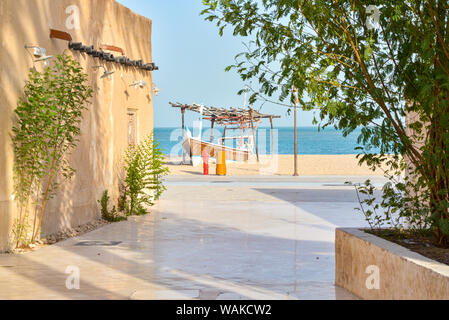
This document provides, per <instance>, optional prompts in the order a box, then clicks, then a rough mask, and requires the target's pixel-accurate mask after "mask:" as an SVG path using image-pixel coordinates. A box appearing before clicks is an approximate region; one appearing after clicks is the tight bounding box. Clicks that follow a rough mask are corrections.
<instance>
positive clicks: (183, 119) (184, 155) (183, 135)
mask: <svg viewBox="0 0 449 320" xmlns="http://www.w3.org/2000/svg"><path fill="white" fill-rule="evenodd" d="M185 113H186V108H185V107H181V115H182V143H184V140H185V137H186V132H185V131H186V130H185V128H186V127H185ZM182 163H183V164H185V163H186V153H185V150H184V146H183V148H182Z"/></svg>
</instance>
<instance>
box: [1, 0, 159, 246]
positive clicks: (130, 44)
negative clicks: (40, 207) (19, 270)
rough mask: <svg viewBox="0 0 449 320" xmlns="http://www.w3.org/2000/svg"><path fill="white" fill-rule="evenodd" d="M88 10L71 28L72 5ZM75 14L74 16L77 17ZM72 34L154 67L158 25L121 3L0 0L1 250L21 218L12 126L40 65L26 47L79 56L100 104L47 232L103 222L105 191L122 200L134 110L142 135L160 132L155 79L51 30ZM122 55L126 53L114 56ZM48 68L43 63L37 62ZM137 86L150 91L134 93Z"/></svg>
mask: <svg viewBox="0 0 449 320" xmlns="http://www.w3.org/2000/svg"><path fill="white" fill-rule="evenodd" d="M73 5H76V6H78V8H79V9H80V19H81V20H80V29H78V30H76V29H75V30H72V29H69V28H68V26H69V27H70V24H69V25H67V23H66V22H67V19H68V18H69V17H70V14H68V13H67V12H66V10H67V7H69V6H73ZM69 13H70V12H69ZM50 28H52V29H58V30H61V31H66V32H69V33H70V34H71V35H72V37H73V41H74V42H83V44H85V45H94V47H95V49H97V50H99V47H100V45H102V44H109V45H114V46H118V47H121V48H122V49H124V50H125V55H126V56H127V57H129V58H130V59H133V60H140V59H143V60H144V62H145V63H150V62H152V56H151V30H152V24H151V20H148V19H147V18H144V17H142V16H139V15H137V14H135V13H133V12H132V11H131V10H129V9H127V8H126V7H124V6H122V5H120V4H118V3H116V2H115V1H114V0H57V1H56V0H1V1H0V251H4V250H6V249H9V248H10V245H8V242H9V241H8V239H9V237H10V230H11V227H12V224H13V221H14V219H15V217H16V210H15V207H16V204H15V202H14V201H13V200H12V199H13V193H14V191H13V176H12V168H13V152H12V145H11V128H12V125H13V121H14V120H13V118H14V108H15V107H16V105H17V102H18V99H19V97H20V96H21V95H22V92H23V87H24V85H25V81H26V80H27V75H28V72H29V69H30V68H31V67H32V66H33V61H32V58H31V56H30V55H29V54H28V53H27V51H26V50H25V48H24V46H25V44H30V45H38V46H40V47H44V48H46V49H47V54H50V55H56V54H61V53H63V52H64V51H65V52H67V53H69V54H71V55H73V56H74V58H75V59H76V60H78V61H79V62H80V63H81V65H82V66H83V68H84V70H85V71H86V72H87V73H88V79H89V83H90V85H91V86H92V88H93V90H94V96H93V99H92V104H91V105H90V106H89V107H88V110H86V111H85V113H84V120H83V123H82V128H81V129H82V136H81V141H80V143H79V146H78V147H77V149H76V150H75V152H74V153H73V155H72V156H71V158H70V159H71V163H72V165H73V166H74V168H75V169H76V171H77V173H76V175H75V177H74V178H73V179H72V180H71V181H69V182H66V183H64V184H63V186H62V188H61V189H60V190H59V192H58V195H57V196H56V198H55V199H53V200H52V201H51V204H50V205H49V207H48V210H47V212H46V217H45V219H44V222H43V232H44V233H46V234H49V233H54V232H57V231H58V230H60V229H61V228H64V227H73V226H77V225H81V224H84V223H87V222H89V221H91V220H93V219H95V218H98V217H99V215H100V214H99V209H98V205H97V200H98V199H99V198H100V197H101V194H102V192H103V191H104V190H105V189H109V190H110V192H112V195H113V196H114V197H115V196H117V193H118V182H119V177H120V175H121V159H122V155H123V151H124V150H125V149H126V147H127V146H128V110H129V109H133V110H136V112H137V114H138V135H139V137H140V138H142V137H143V136H144V135H146V134H148V133H150V132H151V131H152V129H153V92H152V88H153V83H152V73H151V72H149V71H143V70H140V69H136V68H132V67H126V66H122V65H120V64H116V63H104V62H102V61H100V60H99V59H97V58H93V57H92V56H89V55H87V54H84V53H80V52H77V51H70V50H69V49H68V42H66V41H62V40H58V39H50V37H49V30H50ZM114 54H115V55H119V54H117V53H114ZM99 64H102V65H104V66H105V67H106V68H107V69H113V70H115V74H114V75H113V76H112V78H111V79H100V76H101V75H102V73H103V70H102V69H94V68H92V67H94V66H98V65H99ZM35 65H36V68H37V69H38V70H42V67H43V63H42V62H39V63H36V64H35ZM135 80H144V81H146V82H147V86H146V87H145V88H143V89H142V88H138V89H136V88H134V87H130V86H129V84H131V83H132V82H133V81H135Z"/></svg>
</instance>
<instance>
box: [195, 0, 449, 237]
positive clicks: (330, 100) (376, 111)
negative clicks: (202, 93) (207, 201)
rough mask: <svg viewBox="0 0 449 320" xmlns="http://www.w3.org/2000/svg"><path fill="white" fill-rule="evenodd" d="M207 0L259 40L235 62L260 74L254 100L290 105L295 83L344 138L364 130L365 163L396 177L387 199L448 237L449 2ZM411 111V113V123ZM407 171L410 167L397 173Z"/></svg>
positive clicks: (215, 17)
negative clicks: (275, 100) (377, 151)
mask: <svg viewBox="0 0 449 320" xmlns="http://www.w3.org/2000/svg"><path fill="white" fill-rule="evenodd" d="M203 3H204V5H205V10H204V11H203V12H202V14H203V15H205V16H206V19H208V20H210V21H214V22H216V23H217V26H218V27H219V32H220V34H223V32H224V29H225V28H226V27H227V26H228V27H231V28H232V29H233V34H234V35H236V36H237V35H238V36H243V37H246V36H248V37H251V41H250V43H249V44H248V46H247V48H248V50H247V51H246V52H243V53H241V54H240V55H238V56H237V57H236V60H237V63H236V64H235V65H233V66H231V67H229V68H228V70H230V69H231V68H235V69H236V70H237V71H238V73H239V74H240V75H241V77H242V79H243V80H250V79H257V80H258V81H259V83H260V85H261V86H260V88H261V89H260V91H258V92H254V94H253V95H252V97H251V102H255V101H256V100H257V99H263V100H266V99H269V98H270V97H272V96H275V95H277V96H278V97H279V100H280V101H281V102H282V101H285V100H286V99H290V104H291V103H292V102H293V101H294V97H293V94H292V88H294V87H296V88H297V89H298V95H299V99H300V102H301V105H302V106H303V108H304V109H315V108H318V109H319V112H318V114H317V119H316V120H317V121H320V126H321V127H325V126H335V127H336V128H338V129H341V130H342V131H343V134H344V135H348V134H349V133H351V132H353V131H354V130H355V129H356V128H358V127H362V133H361V135H360V136H359V143H360V144H362V145H363V151H362V153H363V155H361V162H366V163H367V164H369V165H371V166H373V167H379V166H381V164H384V165H388V167H389V168H390V169H389V170H388V171H387V172H386V174H387V175H388V176H389V177H391V179H392V182H393V183H392V184H391V183H390V184H388V185H387V186H386V187H385V191H386V192H385V193H384V201H383V203H382V205H383V206H384V207H385V208H386V209H388V210H390V209H391V212H392V213H396V214H399V215H400V216H401V218H403V219H404V220H405V221H406V222H407V224H408V226H409V227H410V226H411V227H416V228H421V229H422V228H430V229H431V230H432V232H433V233H434V235H435V237H436V240H437V242H438V244H440V245H448V244H449V214H448V209H449V189H448V188H449V170H448V166H449V162H448V156H449V130H448V129H449V91H448V89H449V64H448V62H449V4H448V3H447V1H437V0H408V1H407V0H406V1H402V0H401V1H399V0H388V1H387V0H381V1H371V2H370V4H371V6H368V5H367V4H366V3H365V2H362V1H357V0H343V1H328V0H315V1H310V0H260V1H251V0H204V1H203ZM377 18H378V19H377ZM407 115H408V116H412V115H413V117H410V119H409V121H408V123H407V126H408V128H409V130H407V126H406V124H405V117H406V116H407ZM372 148H379V149H380V154H372V152H370V150H372ZM389 155H392V156H389ZM404 158H405V159H407V164H408V166H407V168H406V166H405V164H404V161H403V160H402V159H404ZM404 169H407V172H408V173H409V174H408V175H407V177H406V178H405V180H397V179H396V178H397V176H398V175H399V174H400V173H401V172H402V171H403V170H404ZM398 198H400V199H401V201H395V199H398Z"/></svg>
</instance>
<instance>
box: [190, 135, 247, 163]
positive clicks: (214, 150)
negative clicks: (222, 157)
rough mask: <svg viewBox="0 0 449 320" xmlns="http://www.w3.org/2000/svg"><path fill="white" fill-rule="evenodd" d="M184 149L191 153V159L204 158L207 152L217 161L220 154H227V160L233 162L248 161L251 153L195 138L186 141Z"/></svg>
mask: <svg viewBox="0 0 449 320" xmlns="http://www.w3.org/2000/svg"><path fill="white" fill-rule="evenodd" d="M183 147H184V149H185V150H186V151H187V152H188V153H190V157H194V156H200V157H201V156H202V155H203V152H204V150H207V152H208V153H209V156H210V157H212V158H216V159H217V155H218V152H220V151H224V152H226V160H233V161H241V162H243V161H248V160H249V152H248V151H246V150H240V149H236V148H230V147H225V146H220V145H218V144H214V143H209V142H205V141H201V140H197V139H193V138H189V139H186V140H185V141H184V144H183Z"/></svg>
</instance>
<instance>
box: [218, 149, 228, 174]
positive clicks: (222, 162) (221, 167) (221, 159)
mask: <svg viewBox="0 0 449 320" xmlns="http://www.w3.org/2000/svg"><path fill="white" fill-rule="evenodd" d="M226 173H227V172H226V151H219V152H218V157H217V176H225V175H226Z"/></svg>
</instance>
